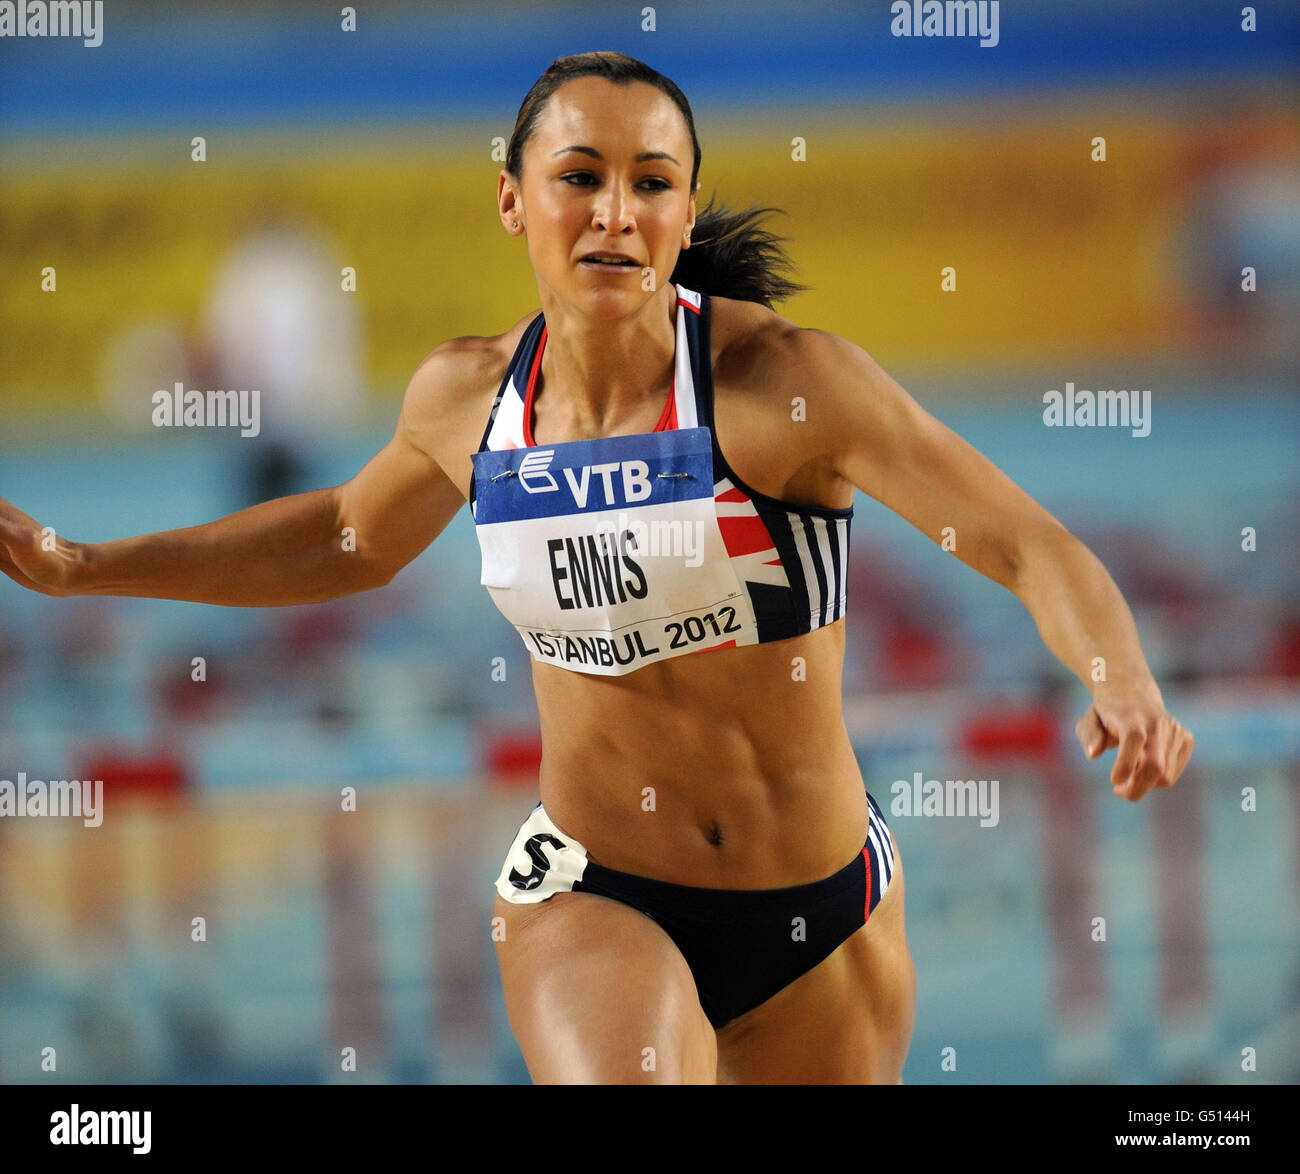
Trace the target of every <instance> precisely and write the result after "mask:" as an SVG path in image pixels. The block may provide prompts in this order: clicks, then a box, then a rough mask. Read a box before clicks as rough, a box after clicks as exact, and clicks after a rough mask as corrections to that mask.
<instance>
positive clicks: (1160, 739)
mask: <svg viewBox="0 0 1300 1174" xmlns="http://www.w3.org/2000/svg"><path fill="white" fill-rule="evenodd" d="M786 346H787V351H788V352H789V354H788V356H787V357H788V358H789V359H792V360H793V361H794V363H795V366H794V367H793V368H791V370H792V371H795V372H798V376H797V378H798V382H799V385H801V386H802V387H804V388H806V389H807V407H806V426H807V429H808V435H807V436H806V437H805V438H804V439H805V442H807V443H811V444H812V445H814V446H815V447H814V448H813V449H811V450H809V449H805V448H804V445H803V444H799V445H798V447H799V448H800V449H802V450H803V451H804V452H809V451H815V452H816V453H818V454H819V455H821V456H822V457H824V458H825V459H826V460H827V461H828V462H829V468H830V469H831V470H833V473H834V475H835V476H837V477H839V478H842V479H843V480H845V481H848V482H849V483H850V484H852V485H854V486H856V487H857V488H859V489H861V490H862V491H863V492H865V493H867V494H870V495H871V496H872V497H873V498H875V499H876V500H877V501H879V502H881V503H882V504H883V505H885V506H888V507H889V508H890V509H892V510H893V511H894V512H895V513H897V514H899V515H901V516H902V517H904V518H906V519H907V521H909V522H911V523H912V525H914V526H915V527H916V528H917V529H918V530H920V531H921V532H922V533H923V534H926V535H928V536H929V537H930V538H931V539H933V540H934V541H935V542H938V543H941V544H942V543H943V541H944V537H945V534H946V533H947V534H948V535H949V536H950V538H951V540H952V542H955V546H953V545H952V542H950V543H949V546H950V547H951V549H952V550H953V552H954V553H955V554H956V555H957V557H958V558H960V559H961V560H962V561H963V562H965V563H966V564H967V565H969V566H971V567H974V568H975V570H977V571H979V572H980V573H981V574H983V575H986V576H988V577H989V578H990V579H993V580H994V581H996V582H998V583H1001V584H1002V585H1003V586H1004V587H1006V588H1007V589H1008V590H1009V591H1011V592H1013V593H1014V594H1015V595H1016V596H1017V597H1018V598H1019V599H1020V601H1021V602H1022V603H1023V604H1024V605H1025V607H1026V608H1027V609H1028V611H1029V613H1030V615H1031V616H1033V618H1034V622H1035V623H1036V624H1037V625H1038V631H1039V634H1040V636H1041V637H1042V639H1043V642H1044V643H1045V644H1046V645H1047V647H1048V648H1050V649H1051V650H1052V652H1053V653H1054V654H1055V655H1056V656H1057V657H1059V658H1060V660H1061V661H1062V662H1063V663H1064V664H1065V665H1066V666H1067V667H1068V668H1070V669H1071V670H1072V671H1073V672H1074V673H1075V674H1076V675H1077V676H1078V677H1079V679H1080V680H1081V681H1083V683H1084V684H1085V685H1086V686H1087V687H1088V689H1089V691H1090V692H1091V693H1092V698H1093V702H1092V705H1091V706H1090V707H1089V709H1088V712H1087V713H1086V714H1084V716H1083V717H1082V718H1080V719H1079V722H1078V724H1077V725H1076V726H1075V733H1076V734H1077V735H1078V738H1079V741H1080V742H1081V744H1082V745H1083V748H1084V751H1085V753H1086V754H1087V755H1088V757H1089V758H1096V757H1097V756H1098V755H1099V754H1102V753H1104V752H1105V751H1106V750H1109V749H1110V748H1111V747H1113V746H1118V747H1119V752H1118V754H1117V755H1116V758H1115V765H1114V768H1113V769H1112V771H1111V783H1112V785H1113V789H1114V792H1115V794H1117V795H1120V796H1122V797H1124V798H1126V799H1134V800H1136V799H1140V798H1141V797H1142V796H1143V795H1144V794H1145V793H1146V792H1147V791H1148V790H1149V789H1150V788H1151V787H1152V786H1157V787H1167V786H1170V785H1171V784H1172V783H1173V782H1174V780H1175V779H1177V778H1178V776H1179V774H1181V773H1182V770H1183V767H1184V766H1185V765H1186V763H1187V759H1188V756H1189V755H1190V754H1191V752H1192V745H1193V738H1192V733H1191V731H1190V730H1187V729H1185V728H1184V727H1183V726H1181V725H1180V724H1179V723H1178V722H1176V721H1175V720H1174V719H1173V718H1172V717H1171V716H1170V715H1169V713H1168V711H1167V710H1166V709H1165V706H1164V701H1163V699H1162V698H1161V695H1160V689H1159V688H1158V686H1157V685H1156V682H1155V680H1154V678H1153V677H1152V675H1151V670H1150V669H1149V668H1148V667H1147V663H1146V659H1145V657H1144V656H1143V655H1142V647H1141V644H1140V643H1139V641H1138V633H1137V626H1136V625H1135V624H1134V622H1133V616H1132V613H1131V612H1130V611H1129V608H1128V605H1127V604H1126V603H1125V602H1124V598H1123V596H1122V595H1121V594H1120V592H1119V589H1118V588H1117V587H1116V585H1115V582H1114V580H1113V579H1112V578H1111V577H1110V575H1109V574H1108V573H1107V571H1106V568H1105V567H1104V566H1102V564H1101V562H1100V560H1099V559H1098V558H1097V557H1096V555H1094V554H1093V553H1092V551H1090V550H1089V549H1088V548H1087V547H1086V546H1085V545H1084V544H1083V543H1082V542H1080V541H1079V539H1077V538H1076V537H1075V536H1074V535H1073V534H1071V533H1070V532H1069V531H1068V530H1067V529H1066V528H1065V527H1064V526H1062V525H1061V523H1060V522H1059V521H1057V519H1056V518H1054V517H1053V516H1052V515H1051V514H1050V513H1048V512H1047V510H1045V509H1044V508H1043V507H1042V506H1041V505H1039V504H1038V502H1036V501H1035V500H1034V499H1033V498H1032V497H1030V496H1029V494H1027V493H1026V492H1025V491H1024V490H1023V489H1021V488H1020V487H1019V486H1018V485H1016V483H1015V482H1014V481H1012V480H1011V478H1010V477H1008V476H1007V475H1006V474H1005V473H1003V472H1002V471H1001V470H1000V469H999V468H998V467H997V466H996V465H994V464H993V462H992V461H990V460H989V459H988V458H987V457H985V456H984V455H983V454H982V453H980V452H979V451H978V450H977V449H975V448H974V447H973V446H971V445H970V444H968V443H967V442H966V441H965V440H963V439H962V438H961V437H960V436H958V435H957V433H955V432H953V431H952V429H950V428H948V427H946V426H945V425H944V424H942V423H941V422H940V421H939V420H937V419H935V418H934V416H932V415H930V413H929V412H927V411H926V410H925V409H924V408H922V407H921V406H920V404H918V403H917V402H916V401H915V400H914V399H913V398H912V397H911V396H910V395H909V394H908V393H907V392H906V391H905V390H904V389H903V388H902V387H901V386H900V385H899V384H898V383H897V382H895V381H894V380H893V379H892V378H890V376H889V375H888V374H887V373H886V372H885V371H884V370H883V369H882V368H881V367H880V365H879V364H878V363H876V361H875V360H874V359H872V358H871V356H870V355H868V354H867V352H866V351H864V350H863V349H862V348H861V347H859V346H856V345H855V344H854V343H851V342H849V341H848V340H846V339H844V338H840V337H839V336H838V335H834V334H830V333H827V332H825V331H820V330H799V331H797V332H794V337H793V338H791V337H790V336H787V344H786ZM1098 657H1100V658H1101V662H1102V664H1103V665H1104V676H1105V679H1104V680H1103V681H1095V680H1093V676H1094V672H1093V667H1094V662H1095V661H1096V658H1098Z"/></svg>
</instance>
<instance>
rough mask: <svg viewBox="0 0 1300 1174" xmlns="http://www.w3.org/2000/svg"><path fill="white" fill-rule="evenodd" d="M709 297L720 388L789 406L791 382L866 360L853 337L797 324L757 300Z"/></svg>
mask: <svg viewBox="0 0 1300 1174" xmlns="http://www.w3.org/2000/svg"><path fill="white" fill-rule="evenodd" d="M711 302H712V308H713V314H712V333H713V370H714V384H715V386H716V387H717V388H718V389H719V390H721V391H724V392H725V391H730V390H737V391H743V392H744V393H745V394H747V395H750V396H755V397H766V398H770V399H773V400H775V401H779V402H780V403H781V404H782V405H783V406H784V407H785V408H787V409H788V408H789V394H788V393H790V394H792V392H791V389H792V388H795V389H798V388H802V389H803V391H804V392H806V391H807V388H808V384H809V380H810V375H819V374H825V373H826V372H829V371H831V370H832V369H834V368H836V367H838V366H839V365H841V364H842V363H844V362H845V361H846V360H848V361H855V358H858V361H860V359H867V360H868V361H870V360H869V357H868V356H867V354H866V352H865V351H864V350H862V348H861V347H859V346H857V344H856V343H853V342H850V341H849V340H848V339H846V338H842V337H840V336H839V335H838V334H832V333H831V332H830V331H828V330H819V329H817V328H816V327H812V326H798V325H796V324H795V323H793V322H791V321H790V320H789V319H788V318H786V317H785V316H784V315H783V314H779V313H777V312H776V311H775V310H770V309H768V308H767V307H766V306H763V305H760V304H759V303H757V302H741V301H736V300H734V299H732V298H719V297H714V298H712V299H711ZM855 353H856V356H855ZM859 357H860V358H859Z"/></svg>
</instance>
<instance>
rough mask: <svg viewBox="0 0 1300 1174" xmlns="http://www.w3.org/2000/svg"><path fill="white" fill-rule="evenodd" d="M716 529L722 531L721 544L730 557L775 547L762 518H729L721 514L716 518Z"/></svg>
mask: <svg viewBox="0 0 1300 1174" xmlns="http://www.w3.org/2000/svg"><path fill="white" fill-rule="evenodd" d="M718 529H719V530H721V531H722V544H723V545H724V546H725V547H726V548H727V554H728V555H729V556H730V557H731V558H738V557H739V556H740V555H742V554H757V553H758V552H759V551H762V550H775V549H776V544H775V543H774V542H773V541H772V535H771V534H769V533H768V532H767V527H766V526H764V525H763V519H762V518H757V517H749V518H729V517H727V516H726V515H725V514H723V515H721V516H720V517H719V518H718Z"/></svg>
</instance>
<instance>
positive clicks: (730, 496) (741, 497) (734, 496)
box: [713, 486, 749, 501]
mask: <svg viewBox="0 0 1300 1174" xmlns="http://www.w3.org/2000/svg"><path fill="white" fill-rule="evenodd" d="M713 500H714V501H748V500H749V498H748V497H747V496H746V495H745V494H744V493H742V492H741V491H740V490H739V489H736V488H735V487H734V486H733V487H732V488H731V489H728V490H727V491H726V492H725V493H718V494H714V498H713Z"/></svg>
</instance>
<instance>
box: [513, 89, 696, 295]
mask: <svg viewBox="0 0 1300 1174" xmlns="http://www.w3.org/2000/svg"><path fill="white" fill-rule="evenodd" d="M692 162H693V148H692V146H691V137H690V133H689V132H688V130H687V128H686V120H685V119H684V118H683V117H682V114H681V111H680V110H678V109H677V106H676V104H675V103H674V102H673V101H672V99H671V98H669V97H668V95H667V94H665V93H663V92H662V91H661V90H659V89H657V88H656V87H654V86H652V85H649V84H647V83H645V82H632V83H631V84H630V85H626V86H619V85H615V84H614V83H613V82H610V81H607V80H606V79H604V78H597V77H583V78H575V79H574V80H573V81H571V82H565V84H564V85H562V86H561V87H560V88H559V89H558V90H556V92H555V93H554V94H553V95H552V96H551V99H550V101H549V102H548V103H547V105H546V108H545V110H544V111H543V112H542V115H541V117H540V118H539V119H538V122H537V126H536V128H535V130H534V132H533V135H532V137H531V138H530V139H529V141H528V143H527V145H526V146H525V147H524V154H523V184H522V191H517V190H516V189H515V188H514V186H513V184H512V182H511V181H510V180H509V177H508V176H507V175H506V173H505V172H504V171H503V172H502V173H501V182H500V185H499V197H500V206H501V214H502V219H503V221H504V222H505V224H506V226H507V229H508V230H510V227H509V226H510V223H511V221H512V220H518V221H519V222H520V227H519V228H518V229H517V230H510V231H515V232H526V233H527V238H528V251H529V256H530V258H531V259H532V263H533V268H534V269H535V270H536V272H537V275H538V278H539V280H540V281H543V282H545V283H546V284H547V285H549V286H550V287H551V289H552V290H553V291H555V293H556V294H558V295H559V296H560V297H562V298H564V299H565V300H567V301H570V302H573V303H576V304H577V305H580V306H583V307H584V308H586V309H588V310H590V311H593V312H595V313H602V312H603V313H610V314H624V313H627V312H629V311H630V310H632V309H634V308H635V307H636V306H638V305H641V304H643V303H644V302H645V301H646V300H648V299H649V298H650V297H651V296H652V295H653V293H654V291H655V290H657V289H659V288H661V287H662V286H663V285H665V284H666V283H667V281H668V279H669V277H670V275H671V274H672V271H673V267H674V266H675V265H676V263H677V257H678V254H679V252H680V251H681V249H682V246H683V237H684V236H685V235H686V234H687V233H688V232H689V230H690V229H691V228H692V227H693V226H694V224H695V193H694V192H692V191H691V190H690V181H691V164H692ZM594 252H609V253H621V254H623V255H624V256H626V257H628V258H630V259H631V261H632V262H633V264H631V265H628V266H626V267H616V266H609V265H606V266H600V265H598V264H595V263H592V262H584V261H583V258H584V257H585V256H587V255H588V254H590V253H594Z"/></svg>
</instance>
